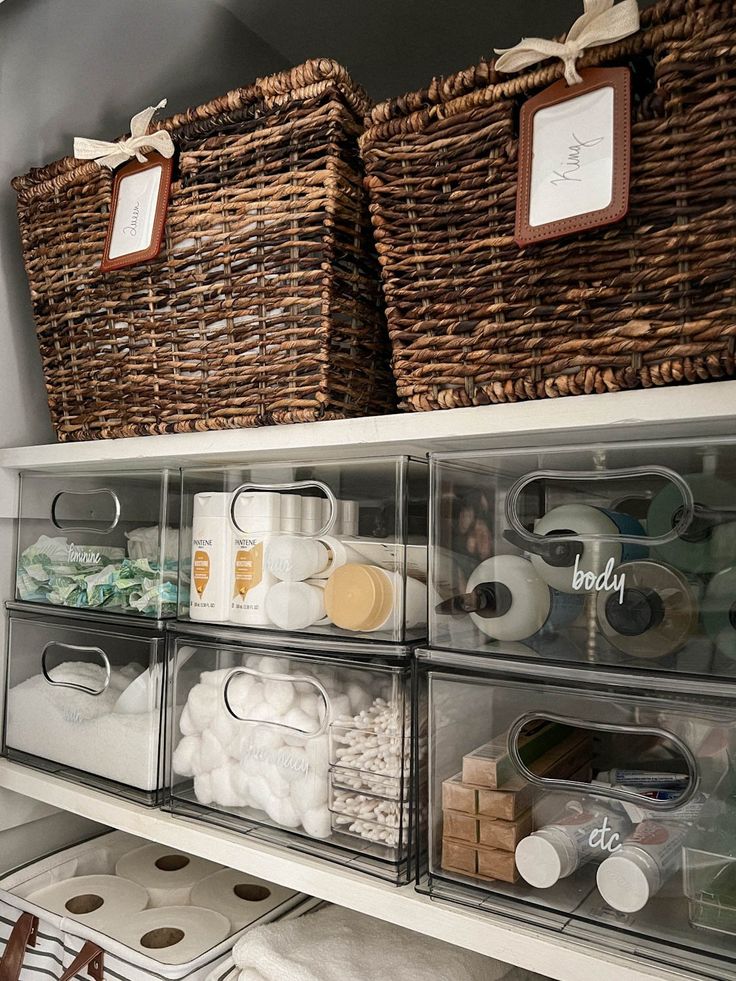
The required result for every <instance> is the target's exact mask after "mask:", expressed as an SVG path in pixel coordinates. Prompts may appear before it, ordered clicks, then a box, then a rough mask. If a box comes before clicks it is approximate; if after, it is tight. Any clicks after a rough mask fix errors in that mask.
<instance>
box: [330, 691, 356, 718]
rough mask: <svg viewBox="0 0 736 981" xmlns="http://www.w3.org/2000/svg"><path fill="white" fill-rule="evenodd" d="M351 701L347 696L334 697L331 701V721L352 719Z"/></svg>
mask: <svg viewBox="0 0 736 981" xmlns="http://www.w3.org/2000/svg"><path fill="white" fill-rule="evenodd" d="M351 716H352V713H351V711H350V699H349V698H348V696H347V695H333V697H332V698H331V699H330V719H333V720H334V719H344V718H348V719H349V718H351Z"/></svg>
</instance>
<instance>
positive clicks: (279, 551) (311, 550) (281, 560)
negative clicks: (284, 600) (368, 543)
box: [266, 535, 365, 582]
mask: <svg viewBox="0 0 736 981" xmlns="http://www.w3.org/2000/svg"><path fill="white" fill-rule="evenodd" d="M348 562H365V556H364V555H361V554H360V553H359V552H356V551H355V549H354V548H351V547H350V545H346V544H345V543H344V542H341V541H340V540H339V539H337V538H331V537H329V536H325V537H323V538H297V537H296V536H294V537H292V536H290V535H278V536H277V537H274V538H272V539H271V540H270V541H269V543H268V547H267V549H266V565H267V567H268V570H269V573H270V574H271V575H273V576H275V578H276V579H279V580H281V581H282V582H303V581H304V580H305V579H328V578H329V577H330V576H331V575H332V573H333V572H334V571H335V569H339V568H340V567H341V566H343V565H346V564H347V563H348Z"/></svg>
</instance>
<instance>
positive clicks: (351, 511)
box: [338, 501, 360, 538]
mask: <svg viewBox="0 0 736 981" xmlns="http://www.w3.org/2000/svg"><path fill="white" fill-rule="evenodd" d="M359 509H360V505H359V504H358V502H357V501H338V522H339V523H338V534H339V535H340V537H341V538H357V537H358V527H359V513H360V511H359Z"/></svg>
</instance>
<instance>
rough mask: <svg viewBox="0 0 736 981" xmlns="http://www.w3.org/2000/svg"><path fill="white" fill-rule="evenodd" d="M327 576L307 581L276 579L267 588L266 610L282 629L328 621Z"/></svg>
mask: <svg viewBox="0 0 736 981" xmlns="http://www.w3.org/2000/svg"><path fill="white" fill-rule="evenodd" d="M326 585H327V580H326V579H309V580H307V581H306V582H277V583H276V584H275V585H274V586H272V587H271V588H270V589H269V591H268V596H267V597H266V613H267V614H268V617H269V619H270V621H271V623H273V625H274V626H276V627H278V628H279V629H280V630H306V629H307V628H308V627H312V626H314V625H315V624H329V622H330V620H329V618H328V617H327V615H326V611H325V586H326Z"/></svg>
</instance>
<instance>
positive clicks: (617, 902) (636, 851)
mask: <svg viewBox="0 0 736 981" xmlns="http://www.w3.org/2000/svg"><path fill="white" fill-rule="evenodd" d="M688 830H689V825H688V823H687V822H686V821H676V820H673V821H665V820H656V819H655V820H651V821H643V822H642V823H641V824H639V825H637V827H636V829H635V830H634V832H633V834H631V835H630V836H629V837H628V838H627V839H626V840H625V841H624V843H623V845H622V847H621V848H620V849H618V851H616V853H615V854H614V855H611V857H610V858H607V859H606V860H605V862H603V864H602V865H601V866H600V867H599V868H598V873H597V876H596V882H597V884H598V891H599V892H600V894H601V896H602V897H603V899H604V900H605V901H606V902H607V903H608V905H609V906H611V907H612V908H613V909H615V910H618V911H619V912H620V913H638V912H639V910H641V909H644V907H645V906H646V904H647V903H648V902H649V900H650V899H651V898H652V896H654V895H656V894H657V893H658V892H659V890H660V889H661V888H662V886H663V885H664V884H665V882H666V881H667V880H668V879H669V878H670V876H672V875H674V874H675V872H677V870H678V869H679V868H680V866H681V862H682V845H683V842H684V840H685V838H686V837H687V834H688Z"/></svg>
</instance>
